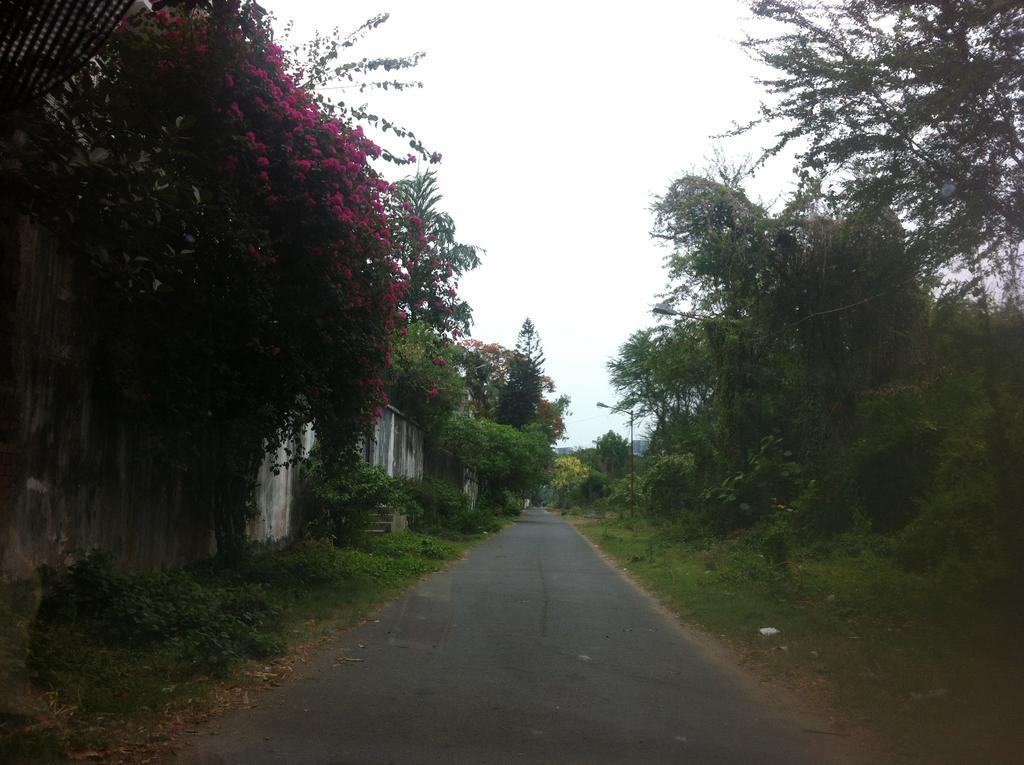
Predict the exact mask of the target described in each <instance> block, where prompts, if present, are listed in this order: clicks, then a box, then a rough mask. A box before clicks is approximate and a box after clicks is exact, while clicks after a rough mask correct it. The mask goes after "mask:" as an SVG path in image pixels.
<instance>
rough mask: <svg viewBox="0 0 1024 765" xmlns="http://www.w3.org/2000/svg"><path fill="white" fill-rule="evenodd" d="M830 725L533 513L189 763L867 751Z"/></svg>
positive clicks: (836, 756) (205, 745) (328, 654)
mask: <svg viewBox="0 0 1024 765" xmlns="http://www.w3.org/2000/svg"><path fill="white" fill-rule="evenodd" d="M338 657H350V658H357V659H362V661H359V662H352V661H340V662H339V661H338ZM826 728H827V723H823V722H821V721H820V720H814V719H809V718H807V717H806V716H802V715H800V714H798V713H797V712H794V711H793V710H792V709H789V708H787V707H786V706H785V705H784V704H782V703H781V702H780V701H779V700H778V699H776V698H773V697H772V696H770V695H769V694H768V693H767V692H766V691H765V690H764V689H762V688H760V687H759V686H758V685H757V684H756V682H754V681H752V680H751V679H749V678H748V677H746V676H745V675H743V674H741V673H740V672H739V671H738V670H736V669H734V668H731V667H729V666H727V665H726V664H725V663H724V662H723V661H722V660H721V659H718V658H715V657H714V656H713V655H712V654H711V653H709V652H708V651H707V650H705V649H704V648H703V647H702V646H701V644H700V643H699V642H698V641H696V640H694V639H693V638H692V637H689V636H688V635H687V634H686V632H685V631H684V630H683V629H681V628H680V627H679V626H678V625H677V624H676V623H675V622H674V621H672V620H671V619H670V618H669V617H667V616H666V615H665V614H663V613H662V612H661V611H660V610H659V609H657V608H656V607H655V606H654V604H653V603H652V602H651V600H650V599H649V598H648V597H646V596H645V595H643V594H642V593H640V592H639V591H638V590H637V589H636V588H634V587H633V586H632V585H631V584H630V583H629V582H627V581H626V580H625V579H624V578H623V577H622V576H621V575H620V574H619V573H618V572H617V571H616V570H615V569H613V568H612V567H611V566H610V565H609V564H608V563H606V562H605V561H604V560H603V559H602V558H601V557H600V556H599V555H598V554H597V553H596V552H595V551H594V549H593V548H592V547H591V546H590V544H589V543H588V542H587V541H586V540H585V539H583V537H581V536H580V535H579V533H578V532H577V531H576V530H575V529H574V528H572V527H571V526H570V525H569V524H568V523H566V522H565V521H564V520H562V519H561V518H560V517H558V516H557V515H554V514H549V513H547V512H544V511H543V510H530V511H528V512H527V513H526V514H525V515H524V516H523V517H522V519H521V520H520V521H519V522H518V523H516V524H515V525H513V526H511V527H510V528H508V529H506V530H505V531H504V532H502V533H501V534H499V535H497V536H495V537H494V538H492V539H490V540H488V541H487V542H486V543H484V544H482V545H480V546H478V547H477V548H475V549H474V550H473V551H472V552H471V553H470V554H469V556H468V557H467V558H466V559H464V560H462V561H460V562H459V563H457V564H455V565H454V566H452V567H451V568H450V569H448V570H447V571H444V572H442V573H439V574H436V575H434V576H432V577H431V578H429V579H427V580H426V581H425V582H423V583H422V584H420V585H419V586H418V587H416V588H415V589H413V590H410V591H409V592H408V593H406V594H405V595H404V596H402V597H401V598H399V599H398V600H396V601H395V602H394V603H392V604H391V605H389V606H388V607H387V608H386V609H384V610H383V611H382V612H381V613H380V614H379V621H376V622H370V623H367V624H365V625H363V626H362V627H359V628H358V629H355V630H353V631H352V632H349V633H347V634H346V635H344V636H343V637H342V638H341V639H340V640H339V641H336V642H335V643H332V644H331V645H329V646H327V647H325V649H324V650H323V651H322V652H321V653H320V654H319V655H317V656H316V657H314V658H313V659H312V660H311V661H310V662H309V663H308V664H306V665H305V666H303V667H302V669H300V670H299V671H298V672H297V674H296V675H295V676H293V678H292V679H291V680H289V681H288V682H287V683H286V684H285V685H284V686H283V687H281V688H277V689H274V690H272V691H269V692H267V693H266V694H264V695H262V696H260V697H259V699H258V707H257V708H255V709H247V710H239V711H237V712H235V713H233V714H231V715H229V716H227V717H225V718H223V719H221V720H219V721H217V722H216V723H213V724H212V726H211V729H210V730H208V731H202V732H201V734H200V735H199V736H197V737H196V738H195V739H193V742H192V743H191V745H190V746H189V747H188V748H187V749H184V750H182V751H181V752H180V753H179V760H178V761H179V762H182V763H197V764H198V763H206V764H207V765H213V763H225V764H227V763H230V764H232V765H234V764H235V763H238V764H239V765H243V764H244V765H260V764H262V763H289V764H294V765H299V764H301V763H323V764H325V765H327V764H330V765H357V764H362V763H366V764H367V765H369V764H370V763H372V764H373V765H382V764H383V763H401V764H403V765H404V764H405V763H453V764H454V763H459V764H461V763H466V764H467V765H469V764H472V765H482V764H484V763H496V764H497V763H531V764H534V763H580V765H583V764H586V765H598V764H599V763H614V764H616V765H619V764H620V763H621V764H623V765H625V764H628V765H633V764H634V763H700V764H701V765H707V764H710V763H744V764H747V763H807V765H822V764H823V763H855V762H863V761H864V760H862V759H860V758H859V757H858V756H857V755H856V754H855V753H853V752H852V751H850V747H851V742H850V741H849V740H848V739H845V738H840V737H836V736H832V735H827V734H823V733H821V732H810V731H822V730H824V729H826Z"/></svg>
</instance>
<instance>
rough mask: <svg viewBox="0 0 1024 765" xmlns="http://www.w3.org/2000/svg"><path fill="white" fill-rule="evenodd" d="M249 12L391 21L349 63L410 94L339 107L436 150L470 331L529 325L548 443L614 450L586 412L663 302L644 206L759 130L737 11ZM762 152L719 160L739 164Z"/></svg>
mask: <svg viewBox="0 0 1024 765" xmlns="http://www.w3.org/2000/svg"><path fill="white" fill-rule="evenodd" d="M261 3H262V4H263V5H264V7H266V8H267V9H268V10H270V11H272V12H273V13H274V15H275V16H276V17H277V22H276V23H275V28H277V29H279V30H280V29H282V28H283V26H284V23H285V22H286V21H288V20H294V22H295V29H294V31H293V32H292V35H291V40H292V41H295V42H298V41H301V40H304V39H306V38H307V37H308V36H309V34H310V33H311V32H312V30H313V29H320V30H321V31H329V30H330V29H332V28H333V27H335V26H337V27H340V29H341V30H342V31H343V32H347V31H350V30H352V29H354V28H356V27H357V26H358V25H359V24H360V23H361V22H362V21H364V20H365V19H367V18H369V17H371V16H374V15H376V14H378V13H382V12H386V13H390V14H391V18H390V20H389V21H388V22H387V23H386V24H385V25H384V26H382V27H380V28H379V29H377V30H376V31H375V32H373V33H371V34H370V35H369V37H368V38H367V39H366V40H365V41H364V42H363V43H361V44H360V45H359V46H357V47H355V48H353V49H351V53H352V56H351V57H350V58H356V57H360V58H361V57H363V56H378V55H385V56H398V55H405V54H410V53H413V52H415V51H424V52H425V53H426V54H427V55H426V58H424V59H423V61H422V63H421V64H420V66H418V67H417V68H416V70H413V72H412V73H411V74H410V75H409V76H410V78H413V79H419V80H422V81H423V82H424V88H423V89H422V90H412V91H404V92H401V93H387V94H383V93H378V94H373V93H370V94H367V95H365V96H362V97H360V96H358V95H356V94H353V93H351V92H350V91H346V92H345V93H346V100H349V101H350V102H354V103H358V102H360V101H366V102H368V104H369V106H370V107H371V109H372V110H373V111H375V112H377V113H379V114H382V115H384V116H387V117H388V118H389V119H392V120H394V121H396V122H398V123H399V124H402V125H405V126H406V127H408V128H410V129H412V130H413V131H414V132H416V134H417V135H418V136H419V137H420V138H421V139H422V140H423V141H424V143H425V144H426V145H427V147H428V148H429V149H431V150H433V151H439V152H441V153H442V154H443V162H442V163H441V164H440V166H438V173H439V180H440V185H441V189H442V191H443V193H444V200H443V203H442V205H441V207H442V209H444V210H446V211H447V212H449V213H450V214H451V215H452V216H453V218H454V220H455V223H456V227H457V232H458V236H459V239H460V240H461V241H464V242H467V243H470V244H475V245H479V246H480V247H482V248H484V249H485V250H486V255H485V257H484V259H483V264H482V265H481V267H480V268H479V269H478V270H477V271H475V272H473V273H472V274H470V275H469V276H468V277H467V278H466V279H465V280H464V281H463V284H462V286H461V290H460V291H461V293H462V295H463V296H464V297H465V299H467V300H468V301H469V303H470V305H471V306H472V307H473V313H474V319H475V321H474V326H473V331H472V335H473V336H474V337H476V338H478V339H480V340H484V341H488V342H498V343H501V344H503V345H506V346H512V345H513V344H514V343H515V339H516V334H517V332H518V329H519V326H520V324H521V323H522V321H523V319H524V318H526V317H527V316H529V317H530V318H531V319H533V321H534V323H535V324H536V325H537V328H538V330H539V331H540V334H541V337H542V340H543V344H544V350H545V353H546V356H547V364H546V371H547V373H548V374H549V375H550V376H551V377H552V378H553V379H554V380H555V383H556V385H557V386H558V390H559V393H565V394H568V395H569V396H570V397H571V398H572V407H571V409H572V415H571V416H570V417H569V418H568V422H567V424H568V431H567V438H566V440H565V441H564V442H563V444H562V445H572V446H588V445H590V444H591V443H592V442H593V440H594V439H595V438H597V437H598V436H600V435H601V434H602V433H604V432H606V431H608V430H609V429H612V430H616V431H617V432H619V433H621V434H623V435H627V433H628V419H627V418H625V417H623V416H622V415H617V414H609V413H608V412H607V411H605V410H602V409H599V408H597V407H596V403H597V402H598V401H603V402H606V403H609V404H612V403H614V402H615V393H614V391H613V390H612V388H611V386H610V385H609V383H608V375H607V369H606V364H607V362H608V360H609V359H610V358H611V357H613V356H614V355H615V354H616V351H617V349H618V347H619V346H620V345H621V344H622V343H623V342H624V341H625V340H626V339H627V338H628V337H629V335H630V334H631V333H632V332H634V331H636V330H637V329H640V328H642V327H645V326H650V325H651V324H653V323H654V317H653V316H652V314H651V313H650V309H651V306H652V305H653V304H654V303H655V302H657V295H658V293H660V292H662V291H663V290H664V288H665V284H666V280H665V276H664V272H663V269H662V263H663V259H664V257H665V254H666V250H665V249H664V248H663V247H661V246H659V245H658V244H656V243H655V242H654V241H652V240H651V238H650V236H649V231H650V225H651V215H650V212H649V208H650V205H651V202H652V199H653V197H654V195H656V194H659V193H661V192H662V191H663V190H664V189H665V188H666V187H667V186H668V184H669V182H670V181H671V180H672V179H673V178H676V177H678V176H679V175H681V174H683V173H684V172H687V171H691V170H699V169H700V168H702V167H704V166H705V164H706V158H707V157H708V156H709V154H710V152H711V149H712V145H713V141H712V136H714V135H716V134H719V133H722V132H724V131H726V130H728V129H729V127H730V126H731V124H732V122H733V121H737V122H744V121H747V120H749V119H751V118H752V117H754V116H755V114H756V109H757V106H758V104H759V102H760V100H761V97H762V90H761V88H760V87H759V86H758V85H757V84H756V83H755V82H754V77H755V76H756V75H758V74H762V75H763V74H765V72H764V71H763V70H761V69H759V67H758V65H756V64H755V63H754V62H752V61H751V60H750V59H749V58H748V56H747V55H746V53H744V51H743V50H741V48H740V47H739V45H738V44H737V42H738V40H740V39H741V38H742V36H743V33H744V31H754V30H755V27H754V25H753V22H752V21H751V20H750V18H749V11H748V10H747V8H746V6H745V5H744V3H742V2H738V1H736V0H712V1H710V2H709V1H708V0H682V1H677V2H648V1H647V0H634V1H633V2H629V3H621V2H616V3H605V2H565V1H563V0H548V2H534V1H533V0H520V2H516V3H484V2H441V1H439V0H432V1H431V2H424V1H423V0H419V2H414V1H407V0H371V1H370V2H364V1H363V0H352V1H350V2H344V3H339V2H329V1H327V0H287V1H285V0H261ZM769 138H770V134H769V133H767V132H761V133H759V134H758V135H756V136H745V137H743V138H741V139H729V140H727V141H725V142H724V143H723V144H722V148H723V149H724V150H725V152H726V154H727V155H729V156H731V157H736V158H739V157H743V156H745V155H748V154H756V153H757V152H758V150H759V149H760V148H762V147H763V145H764V144H766V143H767V142H768V140H769ZM388 145H390V146H393V147H394V148H395V149H396V150H397V149H400V148H401V146H400V145H398V144H395V143H394V141H393V138H392V142H391V143H390V144H388ZM791 166H792V162H791V160H789V159H779V160H774V161H773V162H772V163H770V164H769V165H768V166H767V167H766V168H765V169H764V170H763V171H761V172H760V173H759V175H758V176H757V178H756V179H755V180H754V182H753V183H752V184H751V185H750V191H751V193H752V194H753V195H754V196H756V197H759V198H761V199H763V200H765V201H771V200H772V199H775V198H777V197H778V196H779V195H780V194H781V193H784V192H785V191H786V190H787V189H789V188H790V186H791V177H792V173H791ZM384 172H385V173H386V174H387V175H388V177H391V178H392V179H396V178H397V177H400V175H401V174H402V173H401V172H400V171H397V170H396V169H394V168H384ZM638 437H639V433H638Z"/></svg>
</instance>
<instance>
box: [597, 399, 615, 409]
mask: <svg viewBox="0 0 1024 765" xmlns="http://www.w3.org/2000/svg"><path fill="white" fill-rule="evenodd" d="M597 405H598V406H599V407H601V408H602V409H612V408H613V407H610V406H608V404H602V403H601V402H600V401H598V402H597Z"/></svg>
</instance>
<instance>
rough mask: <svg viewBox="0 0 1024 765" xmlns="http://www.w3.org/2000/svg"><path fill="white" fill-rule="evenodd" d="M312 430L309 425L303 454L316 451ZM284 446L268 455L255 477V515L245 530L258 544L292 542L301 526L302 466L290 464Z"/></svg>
mask: <svg viewBox="0 0 1024 765" xmlns="http://www.w3.org/2000/svg"><path fill="white" fill-rule="evenodd" d="M313 441H314V436H313V428H312V426H309V425H307V426H306V429H305V431H303V433H302V438H301V439H300V442H299V443H298V444H293V445H292V449H293V450H294V449H299V450H300V451H299V454H300V455H303V456H305V455H308V454H309V452H310V450H311V449H312V448H313ZM288 458H289V455H288V453H287V452H286V451H285V448H284V447H283V446H282V447H281V448H280V449H278V451H277V454H274V455H268V456H267V458H266V459H265V460H263V464H262V465H261V466H260V470H259V473H258V474H257V476H256V516H255V517H254V518H253V519H252V520H251V521H250V522H249V526H248V528H247V529H246V531H247V534H248V537H249V539H252V540H254V541H257V542H268V543H280V542H286V541H288V540H289V539H291V538H292V537H293V536H294V535H295V533H296V531H297V530H298V529H299V528H300V527H301V525H302V515H301V502H300V500H301V493H302V492H301V489H302V484H301V473H302V469H301V466H299V465H296V464H289V465H288V466H287V467H281V468H278V467H275V466H277V465H283V464H285V463H287V462H288V461H289V459H288Z"/></svg>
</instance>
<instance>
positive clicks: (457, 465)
mask: <svg viewBox="0 0 1024 765" xmlns="http://www.w3.org/2000/svg"><path fill="white" fill-rule="evenodd" d="M423 474H424V475H425V476H427V477H428V478H439V479H441V480H444V481H450V482H451V483H453V484H455V485H456V486H458V487H459V488H461V489H462V493H463V494H465V495H466V498H467V499H468V500H469V506H470V507H476V498H477V494H478V493H479V490H478V486H477V480H476V471H474V470H472V469H470V468H467V467H466V466H465V465H463V464H462V461H461V460H460V459H459V458H458V457H456V456H455V455H454V454H452V453H451V452H449V451H446V450H444V449H441V448H439V447H436V446H432V447H428V448H427V450H426V455H425V459H424V464H423Z"/></svg>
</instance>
